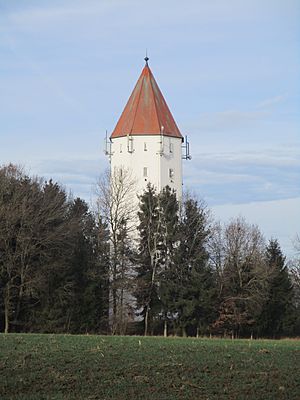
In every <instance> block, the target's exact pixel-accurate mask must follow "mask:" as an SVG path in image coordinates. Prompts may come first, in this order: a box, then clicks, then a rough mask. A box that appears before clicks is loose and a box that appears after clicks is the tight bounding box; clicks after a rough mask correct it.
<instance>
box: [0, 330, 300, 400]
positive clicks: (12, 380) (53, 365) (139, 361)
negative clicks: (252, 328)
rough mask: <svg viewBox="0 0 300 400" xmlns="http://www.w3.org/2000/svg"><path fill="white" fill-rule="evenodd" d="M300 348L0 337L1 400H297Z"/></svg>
mask: <svg viewBox="0 0 300 400" xmlns="http://www.w3.org/2000/svg"><path fill="white" fill-rule="evenodd" d="M299 371H300V342H299V341H293V340H281V341H267V340H264V341H258V340H257V341H256V340H255V341H247V340H234V341H231V340H217V339H193V338H186V339H185V338H168V339H164V338H150V337H149V338H143V337H105V336H71V335H29V334H28V335H26V334H10V335H3V334H2V335H0V399H1V400H5V399H22V400H27V399H32V400H33V399H36V400H37V399H38V400H42V399H101V400H106V399H107V400H108V399H109V400H111V399H113V400H120V399H129V400H130V399H157V400H164V399H170V400H171V399H172V400H174V399H210V400H211V399H218V400H219V399H241V400H246V399H255V400H259V399H263V400H268V399H270V400H271V399H272V400H274V399H276V400H277V399H295V400H299V399H300V372H299Z"/></svg>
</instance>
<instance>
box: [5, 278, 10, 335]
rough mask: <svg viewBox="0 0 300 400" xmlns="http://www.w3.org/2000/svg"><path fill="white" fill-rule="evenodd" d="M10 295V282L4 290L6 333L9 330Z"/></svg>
mask: <svg viewBox="0 0 300 400" xmlns="http://www.w3.org/2000/svg"><path fill="white" fill-rule="evenodd" d="M9 297H10V285H9V283H8V284H7V286H6V290H5V291H4V315H5V327H4V333H8V332H9Z"/></svg>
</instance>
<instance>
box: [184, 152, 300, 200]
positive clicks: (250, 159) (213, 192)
mask: <svg viewBox="0 0 300 400" xmlns="http://www.w3.org/2000/svg"><path fill="white" fill-rule="evenodd" d="M299 154H300V149H299V148H294V149H293V150H291V149H281V150H276V151H275V150H272V149H265V150H263V151H261V152H259V151H257V152H231V153H230V152H224V153H202V154H200V153H198V154H196V155H195V157H194V158H193V162H192V163H190V164H188V163H186V164H185V165H184V171H185V185H186V186H188V187H189V188H191V189H193V190H196V191H197V192H198V194H199V195H200V196H201V197H203V198H204V199H205V200H206V202H207V203H208V204H210V205H216V204H229V203H230V204H235V203H249V202H252V201H255V200H256V201H270V200H279V199H286V198H290V197H297V196H300V187H299V185H298V184H297V182H299V181H300V157H299Z"/></svg>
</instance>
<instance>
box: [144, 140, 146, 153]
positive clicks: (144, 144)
mask: <svg viewBox="0 0 300 400" xmlns="http://www.w3.org/2000/svg"><path fill="white" fill-rule="evenodd" d="M144 151H147V143H146V142H144Z"/></svg>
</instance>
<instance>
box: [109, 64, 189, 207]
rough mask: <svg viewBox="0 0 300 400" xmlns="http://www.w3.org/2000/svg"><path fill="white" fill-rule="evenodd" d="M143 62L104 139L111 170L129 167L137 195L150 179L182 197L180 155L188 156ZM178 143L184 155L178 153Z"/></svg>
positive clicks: (152, 78)
mask: <svg viewBox="0 0 300 400" xmlns="http://www.w3.org/2000/svg"><path fill="white" fill-rule="evenodd" d="M148 60H149V59H148V57H146V58H145V61H146V65H145V67H144V68H143V70H142V73H141V75H140V77H139V79H138V81H137V84H136V85H135V88H134V89H133V92H132V94H131V96H130V97H129V100H128V102H127V104H126V106H125V108H124V111H123V113H122V115H121V117H120V119H119V121H118V123H117V125H116V127H115V129H114V131H113V132H112V134H111V136H110V140H109V142H107V147H106V153H107V154H108V155H109V156H110V162H111V169H112V171H113V170H114V169H115V168H116V167H117V168H121V167H123V168H126V169H130V170H131V171H132V172H133V175H134V176H135V178H136V182H137V193H138V194H140V193H142V191H143V190H144V189H145V188H146V186H147V184H148V183H149V182H150V183H151V184H152V185H153V186H154V187H155V188H156V189H157V191H158V192H159V191H161V190H162V188H164V187H165V186H167V185H168V186H170V188H171V189H175V191H176V194H177V198H178V199H179V200H180V199H181V197H182V158H190V156H189V152H188V150H189V146H188V143H187V142H186V143H185V146H183V145H182V143H184V138H183V136H182V135H181V133H180V131H179V129H178V127H177V125H176V122H175V120H174V118H173V116H172V114H171V112H170V110H169V108H168V106H167V103H166V101H165V99H164V97H163V95H162V93H161V91H160V89H159V87H158V85H157V83H156V81H155V79H154V76H153V74H152V72H151V70H150V68H149V65H148ZM182 146H183V147H184V148H185V154H184V156H182Z"/></svg>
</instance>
